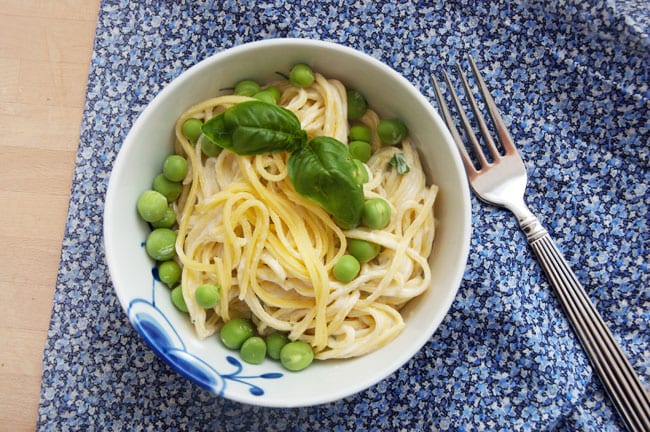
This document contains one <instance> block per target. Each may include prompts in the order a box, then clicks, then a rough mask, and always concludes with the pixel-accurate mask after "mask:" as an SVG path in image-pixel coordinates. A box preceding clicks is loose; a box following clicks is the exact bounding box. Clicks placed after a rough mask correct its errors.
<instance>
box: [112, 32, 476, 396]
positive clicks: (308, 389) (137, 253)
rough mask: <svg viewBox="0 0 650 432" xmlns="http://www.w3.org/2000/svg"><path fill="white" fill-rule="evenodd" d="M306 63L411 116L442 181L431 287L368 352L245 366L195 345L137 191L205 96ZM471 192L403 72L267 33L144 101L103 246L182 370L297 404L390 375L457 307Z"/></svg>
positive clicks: (138, 313) (143, 322) (225, 388)
mask: <svg viewBox="0 0 650 432" xmlns="http://www.w3.org/2000/svg"><path fill="white" fill-rule="evenodd" d="M300 62H304V63H307V64H310V65H311V66H312V67H313V68H314V69H315V70H317V71H319V72H321V73H323V75H325V76H327V77H330V78H337V79H339V80H340V81H342V82H343V83H344V84H346V85H347V86H348V88H355V89H357V90H359V91H360V92H361V93H362V94H364V95H365V96H366V98H367V100H368V103H369V105H370V106H371V107H373V109H375V110H376V111H377V112H378V113H379V114H380V115H381V116H382V117H397V118H401V119H404V120H405V122H406V124H407V127H408V130H409V133H410V136H411V138H412V139H413V140H414V141H415V143H416V145H417V146H418V148H419V151H420V153H421V158H422V162H423V166H424V169H425V171H426V172H427V175H428V177H429V179H430V180H431V181H432V182H434V183H436V184H437V185H439V187H440V192H439V195H438V198H437V201H436V204H435V214H436V218H437V221H438V225H437V231H436V238H435V240H434V246H433V252H432V254H431V257H430V260H429V262H430V265H431V269H432V274H433V277H432V282H431V286H430V287H429V289H428V290H427V291H426V292H425V293H424V294H423V295H422V296H420V297H419V298H417V299H415V300H414V301H412V302H411V303H409V304H408V305H407V308H406V309H405V310H404V311H403V316H404V320H405V324H406V325H405V328H404V330H403V331H402V332H401V333H400V334H399V336H397V338H395V339H394V340H393V341H391V342H390V343H388V344H387V345H385V346H384V347H383V348H380V349H378V350H376V351H374V352H372V353H370V354H367V355H364V356H362V357H358V358H352V359H345V360H326V361H316V362H314V363H313V364H312V365H311V366H310V367H308V368H307V369H305V370H303V371H300V372H289V371H287V370H285V369H283V368H282V366H281V365H280V364H279V363H278V362H276V361H271V360H266V361H264V362H263V363H262V364H260V365H252V364H248V363H244V362H242V361H241V360H240V358H239V356H238V353H236V352H233V351H231V350H228V349H227V348H225V347H224V346H223V345H222V344H221V343H219V342H218V341H217V340H216V339H215V340H209V341H207V340H203V341H201V340H199V339H198V338H197V337H196V336H195V333H194V330H193V328H192V327H191V325H190V324H189V320H187V318H186V315H184V314H181V313H180V312H179V311H178V310H176V309H175V307H174V306H173V304H172V303H171V300H170V296H169V289H168V288H167V287H166V286H164V285H163V284H161V283H160V282H157V281H156V279H155V278H154V276H153V273H152V269H153V267H154V265H155V263H154V262H153V261H152V260H151V259H150V258H149V257H148V256H147V254H146V253H145V250H144V248H143V242H144V240H145V238H146V236H147V233H148V232H149V227H148V226H147V225H146V224H145V223H144V222H143V221H142V220H141V219H140V218H139V217H138V216H137V213H136V210H135V209H136V201H137V198H138V196H139V194H140V193H141V192H142V191H144V190H146V189H149V188H150V187H151V180H152V179H153V178H154V177H155V175H156V174H158V173H159V172H160V166H161V164H162V161H163V160H164V158H165V156H167V155H168V154H170V153H171V152H172V151H173V141H174V124H175V122H176V119H177V118H178V117H179V115H180V114H181V113H182V112H183V111H184V110H185V109H187V108H188V107H190V106H192V105H193V104H195V103H197V102H199V101H202V100H204V99H207V98H208V97H209V96H207V95H217V94H219V93H222V92H223V91H222V89H224V88H232V87H233V86H234V84H235V83H236V82H238V81H239V80H241V79H242V78H243V75H246V78H252V79H255V80H257V81H258V82H269V81H271V80H273V79H276V78H277V75H276V71H288V70H289V69H290V68H291V66H293V65H294V64H296V63H300ZM470 216H471V208H470V199H469V190H468V187H467V182H466V179H465V176H464V172H463V168H462V164H461V162H460V159H459V157H458V155H457V154H456V150H455V147H454V144H453V141H452V138H451V136H450V135H449V133H448V130H447V128H446V126H445V125H444V123H443V121H442V120H441V118H440V117H439V116H438V114H437V112H436V111H435V110H434V108H433V107H432V106H431V104H430V103H429V101H428V100H427V99H426V98H425V97H424V96H423V95H422V94H421V93H420V92H419V91H418V90H417V89H416V88H415V87H414V86H413V85H412V84H411V83H410V82H409V81H408V80H406V79H405V78H404V77H403V76H401V75H400V74H398V73H397V72H395V71H394V70H393V69H391V68H390V67H388V66H386V65H384V64H383V63H381V62H380V61H378V60H376V59H374V58H373V57H371V56H369V55H366V54H364V53H362V52H359V51H357V50H354V49H352V48H349V47H345V46H341V45H338V44H335V43H329V42H323V41H316V40H306V39H271V40H263V41H257V42H252V43H247V44H243V45H239V46H236V47H233V48H230V49H227V50H224V51H222V52H219V53H217V54H215V55H212V56H211V57H208V58H206V59H205V60H203V61H201V62H200V63H198V64H196V65H194V66H193V67H191V68H189V69H188V70H187V71H185V72H184V73H182V74H181V75H180V76H179V77H178V78H176V79H174V80H173V81H172V82H171V83H169V84H168V85H167V86H166V87H165V88H164V89H163V90H162V91H161V92H160V93H159V94H158V95H157V96H156V97H155V98H154V99H153V100H152V101H151V103H149V105H147V106H146V108H144V110H143V111H142V113H141V114H140V115H139V117H138V118H137V120H136V121H135V122H134V124H133V127H132V129H131V130H130V132H129V133H128V135H127V137H126V139H125V140H124V143H123V144H122V147H121V149H120V151H119V154H118V156H117V158H116V160H115V164H114V167H113V171H112V173H111V176H110V181H109V185H108V190H107V194H106V202H105V210H104V247H105V253H106V260H107V264H108V268H109V271H110V276H111V279H112V282H113V285H114V288H115V292H116V294H117V297H118V299H119V301H120V303H121V305H122V307H123V308H124V310H125V312H126V314H127V315H128V318H129V320H130V322H131V323H132V324H133V325H134V327H135V328H136V330H137V332H138V333H139V334H140V336H141V337H142V338H143V339H144V340H145V341H146V342H147V344H148V345H149V346H150V347H151V348H152V349H153V350H154V351H155V352H156V354H158V355H159V356H160V357H161V358H162V359H164V360H165V361H166V362H167V363H168V364H169V365H171V366H172V367H173V368H174V369H175V370H176V371H177V372H178V373H179V379H183V378H182V377H181V376H184V377H186V378H189V379H190V380H192V381H193V382H195V383H197V384H198V385H200V386H202V387H203V388H205V389H207V390H209V391H210V392H213V393H214V394H216V395H219V396H222V397H225V398H228V399H231V400H235V401H238V402H242V403H246V404H252V405H259V406H269V407H297V406H310V405H317V404H322V403H326V402H331V401H335V400H338V399H341V398H345V397H347V396H351V395H353V394H355V393H357V392H360V391H362V390H364V389H367V388H368V387H370V386H372V385H373V384H376V383H377V382H379V381H380V380H382V379H384V378H386V377H388V376H389V375H390V374H392V373H393V372H395V371H396V370H397V369H398V368H400V367H401V366H402V365H403V364H404V363H406V362H407V361H409V359H411V357H412V356H413V355H415V354H416V353H417V352H418V351H419V350H420V349H421V348H422V346H423V345H424V344H425V343H426V342H427V341H428V340H429V339H430V338H431V336H432V334H433V333H434V332H435V331H436V329H437V328H438V326H439V325H440V323H441V321H442V320H443V318H444V317H445V315H446V314H447V312H448V310H449V307H450V306H451V304H452V302H453V300H454V297H455V295H456V292H457V289H458V287H459V285H460V282H461V279H462V277H463V273H464V269H465V266H466V261H467V255H468V250H469V239H470V231H471V223H470V220H471V217H470Z"/></svg>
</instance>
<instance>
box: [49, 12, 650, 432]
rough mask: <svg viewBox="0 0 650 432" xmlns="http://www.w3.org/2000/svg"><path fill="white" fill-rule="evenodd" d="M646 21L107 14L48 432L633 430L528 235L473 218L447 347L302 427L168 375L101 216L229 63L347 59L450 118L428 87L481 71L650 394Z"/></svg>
mask: <svg viewBox="0 0 650 432" xmlns="http://www.w3.org/2000/svg"><path fill="white" fill-rule="evenodd" d="M649 17H650V5H649V4H648V2H647V1H646V2H643V1H636V2H625V3H619V2H616V1H612V0H609V1H595V0H588V1H585V0H581V1H578V0H564V1H554V0H553V1H551V0H548V1H541V2H526V1H523V0H517V1H514V2H510V1H506V0H503V1H486V2H474V1H449V2H442V1H438V2H414V1H405V2H400V3H399V4H397V3H389V2H371V1H356V2H342V1H336V2H335V1H327V2H322V3H321V2H313V1H302V2H295V3H294V2H287V1H257V2H255V1H232V0H226V1H223V2H214V1H207V0H203V1H186V2H178V1H171V0H167V1H145V0H139V1H126V0H123V1H118V0H105V1H103V2H102V4H101V8H100V14H99V20H98V26H97V32H96V39H95V45H94V52H93V56H92V64H91V68H90V75H89V78H88V89H87V98H86V105H85V112H84V119H83V123H82V128H81V140H80V144H79V150H78V153H77V162H76V168H75V174H74V182H73V188H72V197H71V201H70V210H69V217H68V223H67V227H66V233H65V238H64V241H63V250H62V257H61V263H60V269H59V276H58V281H57V286H56V292H55V296H54V306H53V314H52V320H51V325H50V330H49V337H48V341H47V345H46V347H45V353H44V361H43V383H42V391H41V402H40V409H39V419H38V428H39V430H56V431H63V430H157V431H166V430H226V431H231V430H232V431H234V430H304V431H311V430H340V431H343V430H382V431H385V430H432V429H433V430H468V431H469V430H490V431H492V430H509V431H510V430H535V431H538V430H567V431H568V430H584V431H600V430H622V425H621V424H620V423H619V422H618V420H617V417H616V415H615V413H614V411H613V408H612V405H611V404H610V402H609V401H608V399H607V398H606V396H605V395H604V393H603V390H602V388H601V386H600V383H599V382H598V381H597V379H596V377H595V376H594V374H593V372H592V369H591V367H590V365H589V363H588V361H587V359H586V357H585V355H584V354H583V352H582V350H581V348H580V346H579V344H578V342H577V341H576V339H575V338H574V335H573V334H572V331H571V329H570V327H569V324H568V322H567V321H566V319H565V318H564V316H563V314H562V313H561V311H560V308H559V305H558V303H557V301H556V299H555V297H554V295H553V294H552V292H551V290H550V288H549V286H548V285H547V283H546V281H545V279H544V277H543V276H542V273H541V270H540V267H539V266H538V265H537V263H536V262H535V260H534V258H533V256H532V253H531V251H530V250H529V249H528V248H527V246H526V242H525V239H524V237H523V235H522V234H520V233H519V231H518V228H517V225H516V222H515V220H514V218H513V217H512V216H510V215H509V214H507V213H506V212H504V211H502V210H497V209H495V208H492V207H489V206H486V205H484V204H482V203H480V202H479V201H477V200H475V199H474V198H472V199H473V224H474V232H473V235H472V242H471V254H470V257H469V262H468V265H467V271H466V274H465V278H464V280H463V283H462V285H461V287H460V290H459V292H458V296H457V299H456V301H455V302H454V304H453V306H452V308H451V310H450V313H449V315H448V316H447V317H446V319H445V320H444V322H443V323H442V325H441V327H440V329H439V330H438V331H437V333H436V334H435V335H434V336H433V337H432V338H431V340H430V341H429V342H428V343H427V344H426V345H425V347H424V348H423V349H422V350H421V352H419V353H418V354H417V355H416V356H415V357H414V358H413V359H412V360H411V361H410V362H408V363H407V364H406V365H405V366H404V367H402V368H401V369H399V370H398V371H397V372H395V373H394V374H393V375H392V376H390V377H389V378H387V379H385V380H383V381H382V382H380V383H379V384H377V385H375V386H373V387H371V388H370V389H368V390H367V391H364V392H362V393H360V394H358V395H356V396H353V397H350V398H347V399H345V400H342V401H339V402H336V403H330V404H326V405H322V406H317V407H310V408H300V409H268V408H259V407H252V406H246V405H241V404H238V403H235V402H231V401H229V400H225V399H220V398H217V397H214V396H213V395H211V394H209V393H207V392H206V391H204V390H202V389H201V388H199V387H198V386H197V385H195V384H193V383H191V382H189V381H187V380H185V379H183V378H181V377H180V376H179V375H177V374H176V373H175V372H173V371H172V370H171V369H170V368H169V367H168V366H167V365H166V364H164V363H163V362H162V361H161V360H160V359H158V358H157V357H156V356H155V355H154V354H153V352H152V351H151V350H150V349H149V348H148V347H147V346H146V345H145V344H144V342H143V341H142V339H141V338H140V337H138V336H137V334H136V333H135V331H134V330H133V329H132V328H131V326H130V324H129V323H128V321H127V318H126V315H125V314H124V312H123V311H122V309H121V308H120V306H119V304H118V301H117V298H116V296H115V294H114V292H113V288H112V285H111V282H110V279H109V275H108V271H107V268H106V264H105V261H104V255H103V250H102V211H103V200H104V194H105V192H106V186H107V183H108V177H109V174H110V171H111V168H112V164H113V161H114V159H115V156H116V153H117V151H118V149H119V147H120V145H121V142H122V140H123V139H124V138H125V136H126V134H127V132H128V130H129V128H130V126H131V124H132V123H133V121H134V120H135V118H136V117H137V115H138V114H139V112H140V111H141V110H142V109H143V107H144V106H145V105H146V104H147V103H148V102H149V101H150V100H151V99H152V98H153V97H154V95H155V94H156V93H157V92H158V91H160V90H161V89H162V88H163V87H164V86H165V85H166V84H167V83H169V82H170V81H171V80H172V79H173V78H174V77H176V76H178V75H179V74H180V73H181V72H182V71H183V70H185V69H186V68H188V67H189V66H191V65H193V64H195V63H196V62H198V61H200V60H201V59H203V58H204V57H206V56H209V55H211V54H213V53H216V52H218V51H220V50H223V49H225V48H228V47H231V46H233V45H238V44H241V43H244V42H248V41H253V40H257V39H264V38H272V37H307V38H315V39H323V40H329V41H334V42H339V43H342V44H345V45H349V46H351V47H354V48H357V49H359V50H361V51H364V52H366V53H368V54H370V55H372V56H374V57H376V58H378V59H380V60H382V61H383V62H385V63H387V64H388V65H390V66H391V67H393V68H394V69H396V70H397V71H399V72H401V73H402V74H404V75H405V76H406V77H407V78H408V79H410V80H411V81H412V82H413V83H414V84H415V85H416V87H418V88H419V89H420V90H421V91H422V92H423V93H424V95H425V96H427V97H429V98H430V99H431V100H432V101H433V100H434V97H433V92H432V89H431V86H430V84H429V79H430V76H431V74H432V73H436V74H440V73H441V71H442V69H445V68H451V67H452V65H453V64H454V62H455V61H457V60H462V59H463V58H464V57H465V56H466V54H467V53H471V54H472V55H474V57H475V58H476V59H477V61H478V63H479V65H480V67H481V69H482V70H483V72H484V75H485V77H486V80H487V81H488V83H489V86H490V87H491V88H492V89H493V92H494V94H495V96H496V99H497V103H498V105H499V106H500V107H501V110H502V111H503V112H504V115H505V117H506V119H507V121H508V122H509V123H510V130H511V133H512V135H513V136H514V137H515V139H516V142H517V144H518V146H519V147H520V149H521V151H522V153H523V156H524V158H525V159H526V161H527V165H528V167H529V174H530V183H529V191H528V200H529V203H530V206H531V208H532V209H533V211H536V212H537V213H538V214H539V216H540V218H541V219H542V221H544V222H545V223H546V225H547V227H548V228H549V230H550V231H551V233H552V235H554V237H555V238H556V239H557V241H558V243H559V246H560V248H561V249H562V250H563V251H564V252H565V254H566V257H567V259H568V261H569V262H570V263H571V264H572V265H573V268H574V270H575V272H576V274H577V276H578V278H579V279H580V280H581V281H582V282H583V284H584V285H585V287H586V289H587V290H588V292H589V294H590V296H591V297H592V299H593V300H594V302H595V304H596V306H597V307H598V309H599V310H600V311H601V313H602V315H603V317H604V318H605V320H606V321H607V322H608V323H609V324H610V325H611V329H612V331H613V333H614V334H615V335H616V337H617V339H618V340H619V341H620V342H621V344H622V345H623V347H624V349H625V350H626V351H627V352H628V354H629V356H630V359H631V362H632V364H633V366H634V367H635V369H636V370H637V371H638V372H639V373H640V375H641V377H642V381H643V382H644V383H645V385H646V387H647V386H648V385H649V384H650V329H649V327H648V323H649V322H650V293H649V291H648V285H649V284H650V283H649V282H650V281H649V277H648V276H649V272H648V255H649V254H648V247H649V244H650V234H649V230H648V221H649V215H648V206H649V204H650V193H648V192H649V191H648V186H649V185H650V169H649V166H650V164H649V160H648V159H649V153H650V152H649V149H650V145H649V142H650V90H649V88H648V82H649V81H650V80H649V77H650V38H649V36H648V27H649ZM305 385H309V383H305Z"/></svg>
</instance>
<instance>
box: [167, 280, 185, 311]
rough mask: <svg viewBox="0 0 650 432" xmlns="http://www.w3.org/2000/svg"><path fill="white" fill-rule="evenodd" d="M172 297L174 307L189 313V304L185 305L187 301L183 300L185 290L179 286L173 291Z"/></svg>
mask: <svg viewBox="0 0 650 432" xmlns="http://www.w3.org/2000/svg"><path fill="white" fill-rule="evenodd" d="M171 297H172V303H173V305H174V306H176V309H178V310H179V311H181V312H187V311H188V309H187V304H186V303H185V299H184V298H183V288H182V287H181V286H180V285H178V286H177V287H176V288H174V289H173V290H172V293H171Z"/></svg>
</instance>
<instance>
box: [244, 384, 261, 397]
mask: <svg viewBox="0 0 650 432" xmlns="http://www.w3.org/2000/svg"><path fill="white" fill-rule="evenodd" d="M248 391H250V392H251V394H252V395H254V396H262V395H263V394H264V390H262V389H261V388H259V387H257V386H252V387H251V388H250V389H248Z"/></svg>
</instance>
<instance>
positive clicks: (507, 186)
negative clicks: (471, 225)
mask: <svg viewBox="0 0 650 432" xmlns="http://www.w3.org/2000/svg"><path fill="white" fill-rule="evenodd" d="M469 60H470V64H471V68H472V71H473V73H474V77H475V79H476V83H477V84H478V87H479V89H480V91H481V94H482V95H483V99H484V102H485V106H486V108H487V111H488V112H489V113H490V117H491V119H492V123H493V125H494V128H495V130H496V134H497V136H498V141H499V142H500V143H501V146H502V147H503V151H502V152H500V151H499V149H498V148H497V146H496V144H495V141H494V139H493V138H492V136H491V134H490V130H489V129H488V127H487V125H486V122H485V119H484V117H483V115H482V114H481V112H480V109H479V107H478V105H477V103H476V99H475V98H474V96H473V95H472V91H471V88H470V85H469V83H468V81H467V78H466V76H465V74H464V73H463V70H462V68H461V66H460V64H457V67H458V72H459V75H460V78H461V81H462V83H463V87H464V89H465V93H466V95H467V99H468V102H469V105H470V106H471V107H472V111H473V112H474V118H475V120H476V122H477V124H478V128H479V129H480V132H481V134H482V136H483V141H484V143H485V146H486V147H487V148H488V149H489V152H490V155H491V159H492V161H488V160H487V157H486V156H485V154H484V152H483V150H482V149H481V146H480V143H479V141H478V139H477V138H476V135H475V134H474V132H473V130H472V129H473V128H472V125H471V124H470V121H469V119H468V117H467V115H466V113H465V111H464V109H463V107H462V105H461V102H460V100H459V98H458V96H457V95H456V93H455V92H454V90H453V85H452V82H451V80H450V78H449V75H448V74H447V73H446V72H445V73H444V75H445V80H446V82H447V87H448V91H449V92H450V93H451V97H452V100H453V101H454V105H455V106H456V109H457V111H458V113H459V116H460V121H461V123H462V126H463V129H464V130H465V136H466V137H467V140H468V141H469V142H470V143H471V146H472V148H473V151H474V154H475V156H476V158H477V159H478V162H479V167H478V168H477V167H475V165H474V163H473V162H472V160H471V159H470V156H469V153H468V152H467V149H466V148H465V145H464V144H463V140H462V138H461V135H460V133H459V131H458V129H457V128H456V125H455V123H454V120H453V118H452V116H451V113H450V111H449V108H448V106H447V104H446V103H445V99H444V97H443V95H442V92H441V90H440V86H439V84H438V81H437V80H436V79H435V77H433V86H434V89H435V93H436V98H437V99H438V105H439V107H440V111H441V112H442V116H443V117H444V119H445V122H446V123H447V127H448V128H449V131H450V132H451V135H452V137H453V139H454V141H455V142H456V145H457V147H458V151H459V152H460V155H461V159H462V161H463V165H464V166H465V172H466V174H467V177H468V179H469V183H470V185H471V187H472V189H473V190H474V193H476V195H477V196H478V197H479V198H480V199H481V200H483V201H485V202H487V203H489V204H493V205H496V206H499V207H505V208H506V209H508V210H510V211H511V212H512V213H513V214H514V215H515V216H516V217H517V220H518V222H519V226H520V227H521V229H522V230H523V232H524V233H525V234H526V238H527V240H528V244H529V245H530V247H531V248H532V250H533V251H534V253H535V255H536V256H537V258H538V260H539V262H540V264H541V266H542V268H543V269H544V272H545V274H546V276H547V279H548V281H549V282H550V284H551V285H552V286H553V288H554V290H555V292H556V294H557V297H558V299H559V301H560V303H561V304H562V307H563V309H564V311H565V313H566V315H567V317H568V319H569V321H570V323H571V325H572V327H573V329H574V331H575V333H576V334H577V336H578V339H579V340H580V342H581V344H582V346H583V348H584V350H585V351H586V353H587V355H588V356H589V359H590V360H591V363H592V365H593V367H594V370H596V372H597V374H598V376H599V378H600V380H601V382H602V383H603V385H604V387H605V389H606V391H607V393H608V395H609V396H610V398H611V399H612V401H613V403H614V405H615V406H616V409H617V411H618V413H619V414H620V416H621V417H622V418H623V419H624V420H625V423H626V424H627V426H628V429H629V430H630V431H650V400H649V397H648V393H647V392H646V390H645V389H644V388H643V385H642V384H641V382H640V380H639V377H638V376H637V375H636V374H635V372H634V369H633V368H632V366H631V365H630V363H629V361H628V360H627V358H626V357H625V354H624V353H623V351H622V350H621V348H620V347H619V345H618V344H617V343H616V340H615V339H614V337H613V336H612V334H611V332H610V331H609V329H608V328H607V326H606V325H605V323H604V321H603V319H602V318H601V316H600V314H599V313H598V311H597V310H596V308H595V307H594V305H593V303H592V302H591V301H590V300H589V298H588V297H587V294H586V293H585V291H584V289H583V288H582V286H581V285H580V282H578V280H577V278H576V276H575V274H574V273H573V271H571V269H570V268H569V265H568V264H567V262H566V261H565V259H564V258H563V256H562V254H561V253H560V251H559V250H558V248H557V247H556V246H555V243H554V242H553V240H552V239H551V237H550V236H549V234H548V232H547V231H546V229H544V227H543V226H542V225H541V224H540V222H539V220H538V219H537V217H535V215H533V213H532V212H531V211H530V210H529V209H528V206H527V205H526V203H525V201H524V192H525V189H526V182H527V174H526V167H525V166H524V163H523V161H522V160H521V157H520V156H519V152H518V151H517V148H516V147H515V145H514V144H513V141H512V138H511V137H510V134H509V133H508V130H507V129H506V126H505V123H504V122H503V119H502V118H501V115H500V114H499V111H498V109H497V107H496V105H495V103H494V100H493V99H492V96H491V95H490V93H489V92H488V89H487V86H486V85H485V82H484V81H483V78H482V76H481V74H480V73H479V70H478V68H477V66H476V63H475V62H474V59H473V58H472V57H471V56H470V58H469Z"/></svg>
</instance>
